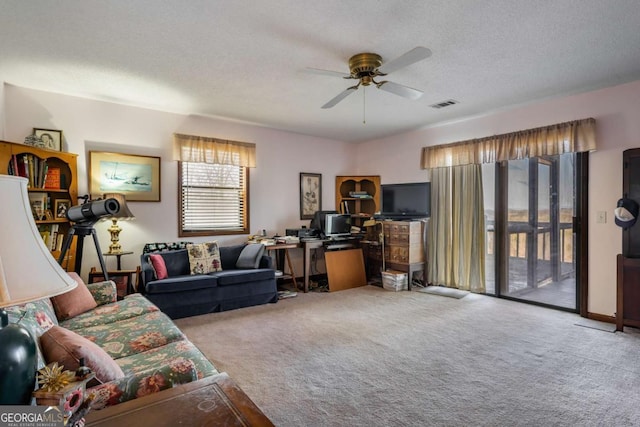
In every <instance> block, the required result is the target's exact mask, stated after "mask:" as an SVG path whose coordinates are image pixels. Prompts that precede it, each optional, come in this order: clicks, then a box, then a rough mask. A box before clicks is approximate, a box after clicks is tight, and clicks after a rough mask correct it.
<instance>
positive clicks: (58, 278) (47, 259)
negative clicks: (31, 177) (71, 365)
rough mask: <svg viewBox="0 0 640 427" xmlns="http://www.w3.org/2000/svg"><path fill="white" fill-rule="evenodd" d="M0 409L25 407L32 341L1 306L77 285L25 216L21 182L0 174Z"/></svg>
mask: <svg viewBox="0 0 640 427" xmlns="http://www.w3.org/2000/svg"><path fill="white" fill-rule="evenodd" d="M0 200H2V203H0V224H2V227H0V405H28V404H29V403H30V402H31V393H32V392H33V390H34V388H35V379H36V368H37V366H36V363H37V362H36V360H37V358H36V341H35V337H33V336H32V335H31V333H30V332H29V331H28V330H27V329H26V328H25V327H24V326H22V325H20V324H16V323H12V324H9V316H8V313H7V311H6V310H4V308H5V307H9V306H12V305H19V304H25V303H27V302H31V301H35V300H38V299H41V298H48V297H52V296H56V295H60V294H62V293H65V292H68V291H70V290H72V289H74V288H75V287H76V286H77V283H76V281H75V280H73V279H72V278H71V276H69V275H68V274H67V272H66V271H64V270H63V269H62V267H60V265H59V264H58V262H57V261H56V260H55V259H54V258H53V256H52V255H51V252H49V249H48V248H47V247H46V245H45V244H44V241H43V240H42V237H41V236H40V232H39V231H38V227H37V226H36V223H35V221H34V219H33V215H32V214H31V205H30V203H29V196H28V194H27V179H26V178H20V177H16V176H10V175H0Z"/></svg>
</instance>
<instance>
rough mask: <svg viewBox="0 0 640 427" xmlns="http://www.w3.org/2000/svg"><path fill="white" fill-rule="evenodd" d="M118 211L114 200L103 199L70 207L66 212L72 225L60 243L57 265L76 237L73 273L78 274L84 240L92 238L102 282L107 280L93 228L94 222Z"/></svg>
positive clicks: (118, 205) (118, 206)
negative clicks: (60, 249)
mask: <svg viewBox="0 0 640 427" xmlns="http://www.w3.org/2000/svg"><path fill="white" fill-rule="evenodd" d="M119 211H120V203H119V202H118V201H117V200H116V199H104V200H93V201H87V200H85V202H84V203H83V204H81V205H77V206H72V207H71V208H69V210H67V219H68V220H69V221H71V222H73V224H72V225H71V228H69V231H68V232H67V235H66V236H65V238H64V241H63V243H62V251H61V252H60V257H59V258H58V264H60V265H62V263H63V261H64V257H65V256H66V255H67V252H68V251H69V248H70V247H71V243H72V242H73V236H78V243H77V244H76V260H75V267H74V271H75V272H76V273H78V275H79V274H80V271H81V269H82V254H83V250H84V238H85V237H87V236H93V243H94V245H95V247H96V253H97V255H98V260H99V262H100V267H101V268H102V274H103V276H104V280H109V276H108V274H107V268H106V265H105V262H104V258H103V257H102V252H101V251H100V245H99V244H98V235H97V233H96V229H95V228H93V226H94V225H95V223H96V222H98V220H100V219H101V218H103V217H106V216H111V215H115V214H117V213H118V212H119Z"/></svg>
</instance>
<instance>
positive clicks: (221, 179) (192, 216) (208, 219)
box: [178, 162, 249, 237]
mask: <svg viewBox="0 0 640 427" xmlns="http://www.w3.org/2000/svg"><path fill="white" fill-rule="evenodd" d="M178 171H179V172H178V174H179V180H180V190H179V191H180V212H179V215H180V230H179V236H180V237H188V236H208V235H221V234H246V233H248V230H249V219H248V218H249V203H248V193H249V186H248V179H247V178H248V169H247V168H246V167H243V166H232V165H220V164H212V163H192V162H179V168H178Z"/></svg>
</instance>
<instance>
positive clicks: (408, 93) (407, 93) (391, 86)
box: [378, 81, 423, 100]
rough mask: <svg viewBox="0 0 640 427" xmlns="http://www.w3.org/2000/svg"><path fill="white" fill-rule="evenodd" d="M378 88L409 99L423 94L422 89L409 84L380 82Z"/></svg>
mask: <svg viewBox="0 0 640 427" xmlns="http://www.w3.org/2000/svg"><path fill="white" fill-rule="evenodd" d="M378 89H382V90H384V91H385V92H389V93H393V94H394V95H399V96H402V97H403V98H408V99H413V100H415V99H418V98H420V97H421V96H422V93H423V92H422V91H421V90H418V89H413V88H410V87H408V86H403V85H399V84H398V83H394V82H387V81H384V82H380V83H378Z"/></svg>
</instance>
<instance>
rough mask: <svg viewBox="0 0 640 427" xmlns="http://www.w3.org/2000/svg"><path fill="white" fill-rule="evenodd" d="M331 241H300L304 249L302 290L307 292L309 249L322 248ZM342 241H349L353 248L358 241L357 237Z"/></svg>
mask: <svg viewBox="0 0 640 427" xmlns="http://www.w3.org/2000/svg"><path fill="white" fill-rule="evenodd" d="M330 242H332V241H331V240H330V239H317V240H304V241H302V242H300V245H302V248H303V249H304V253H303V262H304V291H305V292H309V272H310V271H311V251H313V250H316V249H320V248H324V247H325V245H326V244H327V243H330ZM341 242H344V243H351V244H352V245H353V247H354V248H357V247H358V246H359V245H358V243H359V242H360V239H358V238H349V239H346V240H341Z"/></svg>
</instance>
